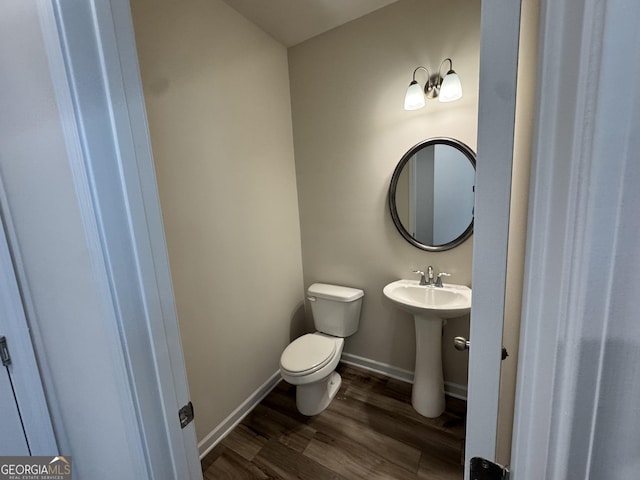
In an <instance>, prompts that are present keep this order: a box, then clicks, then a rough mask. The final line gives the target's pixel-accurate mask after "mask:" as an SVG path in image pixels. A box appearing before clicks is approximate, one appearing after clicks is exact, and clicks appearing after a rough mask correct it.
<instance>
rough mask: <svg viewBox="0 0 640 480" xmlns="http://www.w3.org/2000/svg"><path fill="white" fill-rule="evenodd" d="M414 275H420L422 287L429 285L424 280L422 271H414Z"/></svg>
mask: <svg viewBox="0 0 640 480" xmlns="http://www.w3.org/2000/svg"><path fill="white" fill-rule="evenodd" d="M413 273H417V274H419V275H420V285H427V279H426V278H424V272H423V271H422V270H413Z"/></svg>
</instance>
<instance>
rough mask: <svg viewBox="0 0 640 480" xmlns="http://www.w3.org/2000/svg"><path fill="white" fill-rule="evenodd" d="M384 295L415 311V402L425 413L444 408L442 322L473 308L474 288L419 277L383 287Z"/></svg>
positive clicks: (433, 413) (437, 413)
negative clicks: (426, 281)
mask: <svg viewBox="0 0 640 480" xmlns="http://www.w3.org/2000/svg"><path fill="white" fill-rule="evenodd" d="M382 293H384V296H385V297H387V298H388V299H389V300H391V301H392V302H393V303H394V304H395V305H396V306H397V307H399V308H400V309H402V310H404V311H406V312H409V313H411V314H412V315H413V318H414V323H415V328H416V366H415V370H414V373H413V388H412V391H411V404H412V405H413V408H415V410H416V411H417V412H418V413H419V414H421V415H424V416H425V417H430V418H435V417H438V416H440V415H441V414H442V412H444V406H445V402H444V381H443V377H442V324H443V320H444V319H446V318H455V317H460V316H462V315H465V314H467V313H469V311H470V310H471V289H470V288H469V287H465V286H464V285H453V284H447V283H445V284H444V286H443V287H428V286H425V285H420V282H418V280H397V281H395V282H391V283H390V284H389V285H387V286H386V287H384V288H383V290H382Z"/></svg>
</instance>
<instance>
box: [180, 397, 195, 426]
mask: <svg viewBox="0 0 640 480" xmlns="http://www.w3.org/2000/svg"><path fill="white" fill-rule="evenodd" d="M178 418H180V428H184V427H186V426H187V425H189V424H190V423H191V421H192V420H193V404H192V403H191V402H189V403H187V404H186V405H185V406H184V407H182V408H181V409H180V410H179V411H178Z"/></svg>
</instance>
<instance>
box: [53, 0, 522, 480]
mask: <svg viewBox="0 0 640 480" xmlns="http://www.w3.org/2000/svg"><path fill="white" fill-rule="evenodd" d="M53 4H54V8H55V17H56V20H57V26H56V28H57V29H58V32H59V36H60V39H61V48H62V54H63V58H64V63H65V65H64V69H65V75H66V78H65V79H64V82H66V81H67V79H68V84H69V86H70V89H71V95H72V101H73V110H74V112H73V116H74V117H75V121H76V122H77V123H76V127H77V131H75V132H74V131H72V132H70V134H69V136H70V137H73V136H74V135H77V137H78V138H79V139H80V141H81V144H82V145H81V149H82V150H83V154H84V157H85V160H84V161H85V163H86V165H87V172H88V175H89V177H90V178H89V179H88V180H89V184H88V185H81V184H78V185H77V187H78V189H79V190H84V189H87V188H88V189H89V190H90V192H91V196H92V199H93V205H92V208H93V210H94V213H95V216H96V219H97V220H98V222H99V228H100V240H101V242H102V247H103V250H104V252H105V255H106V257H107V258H106V261H107V262H108V264H109V266H110V267H111V269H110V272H109V273H110V275H111V285H112V288H113V291H114V296H115V300H116V302H117V299H118V297H119V296H123V297H124V292H125V291H127V290H129V291H130V289H132V288H133V289H134V290H135V289H140V292H141V294H142V297H143V298H144V303H145V304H144V305H143V306H140V305H138V306H137V307H138V308H136V306H131V305H128V304H127V303H126V302H125V303H120V304H119V307H120V308H121V309H122V311H120V315H119V317H120V318H121V319H125V318H127V316H128V315H129V316H130V315H135V314H136V313H139V312H141V311H142V312H145V314H146V319H147V320H146V322H147V323H146V325H147V330H146V331H139V330H138V329H137V328H136V327H135V326H133V325H128V324H127V323H126V322H124V321H123V320H121V321H122V324H121V326H120V328H121V329H122V330H123V336H124V339H123V345H122V348H123V351H124V353H125V356H128V357H130V358H129V359H128V366H129V373H130V376H131V378H130V381H131V382H132V389H133V391H134V392H135V391H144V385H145V382H146V381H147V380H145V379H146V378H157V380H158V385H159V389H160V391H161V396H162V399H163V403H162V407H161V409H162V410H161V411H162V412H163V415H164V417H165V418H164V422H165V424H166V425H165V427H166V430H167V432H168V435H169V438H170V449H171V450H172V455H173V456H174V457H175V458H174V460H175V462H177V463H176V465H177V466H176V468H177V471H181V472H187V471H189V472H190V475H191V476H190V477H189V478H199V477H198V476H199V475H201V473H200V471H199V464H198V465H197V466H196V460H197V451H198V450H197V445H196V443H195V434H194V432H193V430H190V429H189V428H188V429H187V432H186V434H184V433H185V432H184V431H183V432H180V431H179V430H176V429H175V426H174V425H173V422H171V421H170V419H172V418H173V417H174V416H175V414H176V412H177V409H178V408H179V406H180V405H181V404H183V403H186V402H187V401H188V387H187V384H186V375H185V373H184V361H183V358H182V346H181V343H180V336H179V331H178V324H177V317H176V313H175V305H174V299H173V292H172V286H171V277H170V272H169V264H168V259H167V252H166V247H165V244H164V233H163V227H162V219H161V213H160V204H159V199H158V195H157V185H156V180H155V173H154V167H153V160H152V154H151V147H150V143H149V134H148V127H147V119H146V111H145V104H144V97H143V92H142V86H141V81H140V74H139V70H138V61H137V52H136V47H135V38H134V34H133V25H132V19H131V12H130V9H129V4H128V2H127V1H126V0H110V2H96V1H95V0H92V1H87V2H64V1H62V0H54V1H53ZM482 11H483V13H482V16H483V26H482V43H483V46H482V48H481V71H480V74H481V78H480V108H479V114H480V117H481V118H487V117H492V116H497V117H498V118H500V119H501V120H500V122H499V125H500V126H499V127H497V126H495V125H494V126H493V128H486V127H485V126H488V125H491V122H482V121H481V122H480V128H479V132H478V159H479V161H478V184H477V191H476V209H477V210H476V211H477V212H478V214H479V215H483V214H482V213H481V212H483V211H484V212H489V214H486V215H485V216H484V218H485V220H486V221H487V225H486V226H483V225H482V222H480V224H478V222H476V226H475V229H476V234H475V236H474V252H477V251H478V250H479V249H481V248H484V247H483V245H484V246H488V248H489V249H490V250H491V251H492V252H493V253H492V254H490V255H487V254H486V252H484V251H483V254H482V255H480V254H474V266H473V271H474V278H476V279H478V278H480V273H482V276H483V277H484V279H485V280H488V283H487V286H489V285H491V286H497V288H495V289H489V288H488V289H487V290H490V291H489V294H488V296H484V295H483V294H482V291H483V288H482V287H481V286H480V283H478V282H477V281H476V285H474V304H473V308H472V311H473V312H474V314H472V315H473V317H480V318H487V319H491V320H490V322H491V325H495V326H496V327H495V328H496V329H495V330H493V328H492V329H487V328H483V329H478V328H477V327H476V328H475V329H474V322H473V321H472V322H471V325H472V332H471V338H472V339H473V340H472V341H473V342H474V344H475V345H476V346H478V345H482V346H483V347H482V348H478V347H476V348H472V349H471V356H470V364H471V365H472V368H471V369H470V383H469V398H470V403H471V404H472V405H475V406H474V407H472V408H471V409H470V411H469V420H468V422H469V425H470V429H471V430H474V429H476V430H477V431H482V432H483V433H484V435H469V436H468V438H467V450H466V451H467V461H466V462H465V463H466V464H467V465H468V458H470V455H482V456H485V457H487V458H494V455H495V437H496V428H497V400H498V392H499V370H500V365H499V359H500V347H501V340H502V335H501V333H502V319H503V311H504V288H502V293H501V294H500V293H496V292H499V291H500V285H502V286H504V279H505V275H506V270H504V269H505V268H506V242H507V232H508V217H509V215H508V209H509V194H510V185H511V173H510V172H511V159H512V153H513V148H512V146H513V122H514V113H513V112H514V109H515V80H516V72H517V51H518V47H517V44H518V32H519V12H520V1H519V0H518V1H515V2H514V1H513V0H483V2H482ZM505 36H508V38H509V39H511V38H513V39H514V41H513V42H505V41H504V38H505ZM505 45H506V50H505V49H503V48H500V47H505ZM483 62H485V63H486V65H491V67H490V68H483ZM53 70H54V71H55V70H56V69H53ZM58 73H59V72H58ZM96 76H97V78H99V79H100V81H101V83H100V85H96V84H95V82H94V81H93V79H95V78H96ZM87 79H92V80H91V83H89V82H87ZM505 79H506V81H507V83H508V85H507V88H506V90H507V92H506V95H504V94H503V95H500V94H499V93H500V92H498V94H496V92H493V87H494V86H495V83H496V82H504V81H505ZM505 96H506V97H507V98H506V100H504V97H505ZM72 130H73V129H72ZM106 132H109V134H110V135H108V137H109V138H108V146H107V147H108V148H106V149H105V144H104V140H105V137H106V136H107V135H106ZM73 141H75V142H76V143H77V141H78V140H77V139H74V140H73ZM497 147H502V148H497ZM107 150H108V151H107ZM114 158H115V161H113V159H114ZM483 158H484V160H483ZM493 169H495V170H496V171H500V172H503V173H504V175H501V176H500V177H499V178H493V180H492V179H491V175H492V170H493ZM484 172H487V173H484ZM487 180H488V181H487ZM78 181H79V182H82V181H83V180H82V178H80V179H78ZM485 182H486V183H485ZM113 192H118V195H116V196H113ZM496 202H497V204H498V208H499V209H500V210H499V212H498V213H496V212H495V211H493V210H492V209H493V206H495V205H496ZM478 209H479V210H478ZM123 212H124V214H125V217H123V216H122V215H123ZM489 219H493V220H489ZM494 228H495V230H494ZM488 230H490V231H491V234H490V235H489V236H488V237H486V239H485V237H484V235H483V232H486V231H488ZM496 232H497V235H498V236H500V237H501V238H500V239H499V240H498V242H497V244H499V245H496V243H495V242H493V239H495V238H496ZM501 232H503V233H501ZM121 235H126V236H127V238H130V239H131V242H132V244H131V245H129V246H127V249H125V250H123V249H122V246H121V244H120V242H119V237H120V236H121ZM494 246H497V247H498V248H496V249H495V250H494V249H493V248H492V247H494ZM129 249H130V250H129ZM476 259H478V260H476ZM491 259H494V260H495V261H492V260H491ZM480 260H482V261H480ZM97 261H104V259H97ZM120 262H134V265H135V266H136V268H137V270H138V275H139V277H131V276H128V275H127V274H128V273H130V270H126V271H125V270H118V268H117V267H118V264H119V263H120ZM478 272H480V273H478ZM138 282H139V283H138ZM478 289H479V290H480V292H479V291H478ZM495 295H497V297H496V296H495ZM500 297H501V298H500ZM490 299H494V300H495V301H493V300H490ZM127 307H130V310H129V311H127V310H126V309H127ZM473 317H472V318H473ZM153 318H158V319H161V323H160V324H158V323H154V322H153V321H152V319H153ZM475 324H476V325H479V322H478V321H475ZM488 332H493V334H492V335H489V334H488ZM496 332H500V333H499V334H498V333H496ZM145 336H146V337H147V341H148V342H149V343H150V345H149V348H150V350H151V351H153V352H154V353H155V354H157V356H156V357H155V359H154V361H155V364H149V363H148V362H147V361H146V360H145V359H140V361H139V362H135V361H132V359H135V358H136V353H139V352H134V351H132V350H131V347H130V343H129V339H130V338H131V339H137V340H138V341H139V343H144V342H145V340H144V337H145ZM494 347H495V348H494ZM487 352H491V353H487ZM496 365H497V366H496ZM154 369H157V372H156V371H153V370H154ZM492 370H495V372H497V373H496V374H495V375H490V376H491V377H492V378H491V380H490V381H489V382H488V383H487V381H486V379H485V380H483V379H482V374H480V375H479V372H482V371H485V372H487V371H492ZM152 371H153V372H152ZM149 375H152V376H151V377H149ZM156 375H157V377H156ZM487 385H490V387H489V389H491V392H487V390H488V388H487ZM136 402H137V403H138V407H137V410H138V412H139V414H140V416H141V420H140V423H141V434H142V435H143V437H146V442H145V443H146V446H147V455H148V456H149V457H150V458H153V457H155V458H159V457H160V456H161V455H160V453H161V452H162V448H161V446H160V445H156V444H154V442H153V441H150V438H152V430H153V429H152V428H151V427H150V423H151V420H152V418H153V414H149V415H145V412H157V410H158V405H156V404H155V402H154V401H153V399H150V398H146V399H145V398H143V397H138V398H136ZM147 417H148V418H147ZM156 420H157V418H156ZM183 434H184V435H183ZM487 434H488V435H489V437H490V438H491V440H490V441H489V442H488V441H487ZM143 441H144V439H143ZM487 447H488V448H487ZM194 454H195V456H196V457H195V458H196V460H194ZM196 470H197V471H196ZM183 478H184V474H183Z"/></svg>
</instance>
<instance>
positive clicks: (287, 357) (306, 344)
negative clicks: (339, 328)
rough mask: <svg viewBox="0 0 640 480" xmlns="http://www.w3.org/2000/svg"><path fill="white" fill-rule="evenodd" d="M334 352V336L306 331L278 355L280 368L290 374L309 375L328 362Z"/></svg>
mask: <svg viewBox="0 0 640 480" xmlns="http://www.w3.org/2000/svg"><path fill="white" fill-rule="evenodd" d="M335 352H336V341H335V339H334V338H332V337H327V336H324V335H318V334H313V333H308V334H306V335H303V336H302V337H300V338H298V339H296V340H294V341H293V342H292V343H291V344H289V346H288V347H287V348H285V350H284V352H282V356H281V357H280V368H281V369H282V370H283V371H284V372H286V373H287V375H291V376H303V375H309V374H311V373H313V372H316V371H318V370H320V369H321V368H322V367H324V366H325V365H327V364H328V363H330V362H331V360H332V359H333V358H334V356H335Z"/></svg>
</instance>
